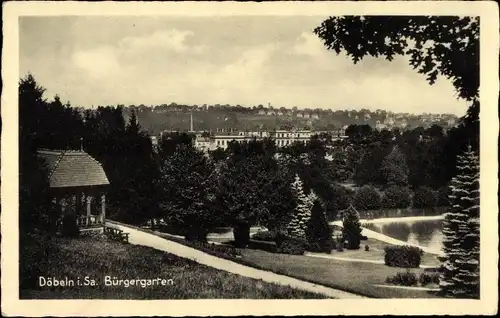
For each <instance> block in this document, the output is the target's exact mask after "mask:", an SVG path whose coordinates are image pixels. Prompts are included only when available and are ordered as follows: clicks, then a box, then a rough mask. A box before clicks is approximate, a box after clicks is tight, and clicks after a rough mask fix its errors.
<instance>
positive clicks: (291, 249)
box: [276, 235, 307, 255]
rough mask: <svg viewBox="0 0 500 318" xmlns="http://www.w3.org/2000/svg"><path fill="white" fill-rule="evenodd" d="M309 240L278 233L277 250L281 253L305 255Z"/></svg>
mask: <svg viewBox="0 0 500 318" xmlns="http://www.w3.org/2000/svg"><path fill="white" fill-rule="evenodd" d="M306 247H307V241H306V240H305V239H303V238H298V237H290V236H286V235H278V236H277V237H276V252H277V253H281V254H291V255H303V254H304V252H305V251H306Z"/></svg>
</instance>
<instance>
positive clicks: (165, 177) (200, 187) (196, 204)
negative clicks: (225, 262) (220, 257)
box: [159, 145, 223, 241]
mask: <svg viewBox="0 0 500 318" xmlns="http://www.w3.org/2000/svg"><path fill="white" fill-rule="evenodd" d="M213 171H214V167H213V165H212V164H211V163H210V161H209V160H208V158H207V157H205V156H204V155H203V153H202V152H200V151H198V150H196V149H194V148H193V147H192V146H187V145H181V146H179V147H178V148H177V150H176V151H175V153H174V154H173V155H171V156H169V157H168V158H167V159H165V161H164V162H163V164H162V166H161V179H160V182H159V185H160V187H161V189H162V191H161V194H160V195H161V196H160V198H159V200H160V207H161V209H162V211H163V218H164V220H165V221H166V223H167V224H168V225H169V226H171V227H173V228H175V229H178V230H180V231H181V232H183V233H184V235H185V238H186V239H187V240H196V241H206V238H207V235H208V233H209V232H210V231H211V230H213V229H214V228H215V227H216V226H219V225H220V223H221V219H222V218H223V215H222V213H221V211H220V209H219V203H218V198H217V179H216V175H215V174H214V173H213Z"/></svg>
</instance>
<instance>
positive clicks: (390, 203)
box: [382, 186, 411, 209]
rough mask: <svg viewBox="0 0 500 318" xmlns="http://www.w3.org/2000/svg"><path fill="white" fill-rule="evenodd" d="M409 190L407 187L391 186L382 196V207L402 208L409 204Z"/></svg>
mask: <svg viewBox="0 0 500 318" xmlns="http://www.w3.org/2000/svg"><path fill="white" fill-rule="evenodd" d="M410 203H411V191H410V189H408V188H407V187H400V186H391V187H389V188H387V190H386V191H385V193H384V196H383V197H382V207H383V208H385V209H404V208H407V207H409V206H410Z"/></svg>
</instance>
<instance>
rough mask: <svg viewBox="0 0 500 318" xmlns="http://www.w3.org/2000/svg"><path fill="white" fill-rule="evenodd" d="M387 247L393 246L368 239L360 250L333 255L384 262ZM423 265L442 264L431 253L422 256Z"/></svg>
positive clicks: (335, 252)
mask: <svg viewBox="0 0 500 318" xmlns="http://www.w3.org/2000/svg"><path fill="white" fill-rule="evenodd" d="M366 245H368V247H369V251H365V246H366ZM386 246H391V245H390V244H387V243H384V242H382V241H379V240H376V239H372V238H370V239H368V240H366V241H361V247H360V249H359V250H347V249H344V251H343V252H337V251H332V254H333V255H334V256H337V257H342V258H355V259H366V260H375V261H383V260H384V254H385V252H384V248H385V247H386ZM420 264H421V265H426V266H436V267H438V266H439V265H440V264H441V263H440V261H439V260H438V258H437V256H436V255H434V254H430V253H424V254H423V255H422V260H421V263H420Z"/></svg>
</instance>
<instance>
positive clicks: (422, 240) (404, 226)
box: [367, 220, 443, 250]
mask: <svg viewBox="0 0 500 318" xmlns="http://www.w3.org/2000/svg"><path fill="white" fill-rule="evenodd" d="M442 226H443V221H442V220H425V221H404V220H402V221H394V222H388V223H372V224H369V225H367V228H369V229H370V230H373V231H375V232H378V233H381V234H384V235H387V236H390V237H393V238H395V239H398V240H401V241H404V242H408V243H411V244H417V245H420V246H424V247H428V248H431V249H433V250H441V249H442V247H443V234H442V232H441V230H442Z"/></svg>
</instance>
